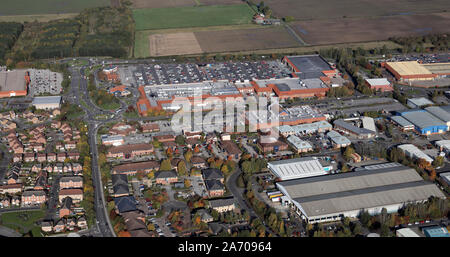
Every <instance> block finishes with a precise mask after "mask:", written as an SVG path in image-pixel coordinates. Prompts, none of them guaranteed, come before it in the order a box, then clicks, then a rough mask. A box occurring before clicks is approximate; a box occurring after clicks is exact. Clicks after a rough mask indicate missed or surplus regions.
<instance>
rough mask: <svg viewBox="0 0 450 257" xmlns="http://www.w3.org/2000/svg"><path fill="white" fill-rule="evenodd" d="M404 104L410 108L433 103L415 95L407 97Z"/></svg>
mask: <svg viewBox="0 0 450 257" xmlns="http://www.w3.org/2000/svg"><path fill="white" fill-rule="evenodd" d="M406 104H407V105H408V106H409V107H411V108H420V107H422V106H426V105H433V104H434V103H433V102H432V101H430V100H428V99H426V98H425V97H417V98H410V99H408V100H407V102H406Z"/></svg>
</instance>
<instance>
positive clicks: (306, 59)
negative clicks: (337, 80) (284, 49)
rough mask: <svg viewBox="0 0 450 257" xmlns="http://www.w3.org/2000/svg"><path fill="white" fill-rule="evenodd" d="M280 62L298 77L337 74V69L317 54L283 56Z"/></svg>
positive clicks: (331, 75) (305, 77) (309, 77)
mask: <svg viewBox="0 0 450 257" xmlns="http://www.w3.org/2000/svg"><path fill="white" fill-rule="evenodd" d="M282 62H283V63H284V64H286V65H287V66H289V67H290V68H291V69H292V71H293V73H294V74H295V76H296V77H299V78H300V79H312V78H320V77H323V76H325V77H334V76H335V75H336V74H337V70H336V69H335V68H334V67H332V66H331V65H330V64H329V63H328V62H327V61H325V60H324V59H323V58H322V57H321V56H320V55H318V54H315V55H299V56H285V57H284V58H283V60H282Z"/></svg>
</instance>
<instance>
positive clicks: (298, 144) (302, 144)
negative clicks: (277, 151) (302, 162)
mask: <svg viewBox="0 0 450 257" xmlns="http://www.w3.org/2000/svg"><path fill="white" fill-rule="evenodd" d="M287 141H288V142H289V143H291V144H292V145H293V146H294V147H295V148H296V149H309V148H312V146H311V144H310V143H309V142H308V141H304V140H301V139H300V138H298V137H297V136H289V137H288V138H287Z"/></svg>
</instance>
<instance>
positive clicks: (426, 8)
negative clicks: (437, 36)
mask: <svg viewBox="0 0 450 257" xmlns="http://www.w3.org/2000/svg"><path fill="white" fill-rule="evenodd" d="M265 3H266V5H268V6H270V8H271V9H272V10H273V14H274V15H276V16H278V17H286V16H292V17H294V18H295V19H296V20H321V19H336V18H344V16H345V17H347V18H350V17H373V16H392V15H411V14H420V13H432V12H443V11H450V1H448V0H429V1H411V0H379V1H369V0H362V1H361V0H341V1H339V3H336V1H335V0H321V1H317V0H302V1H298V0H266V1H265Z"/></svg>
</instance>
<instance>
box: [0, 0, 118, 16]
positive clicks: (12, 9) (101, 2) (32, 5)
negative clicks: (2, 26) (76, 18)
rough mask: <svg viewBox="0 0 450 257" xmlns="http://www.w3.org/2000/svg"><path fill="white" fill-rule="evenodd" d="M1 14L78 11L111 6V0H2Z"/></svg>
mask: <svg viewBox="0 0 450 257" xmlns="http://www.w3.org/2000/svg"><path fill="white" fill-rule="evenodd" d="M1 2H2V7H1V8H0V16H4V15H29V14H50V13H54V14H60V13H78V12H81V11H82V10H84V9H85V8H92V7H99V6H109V5H110V3H111V2H110V0H76V1H73V0H2V1H1Z"/></svg>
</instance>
